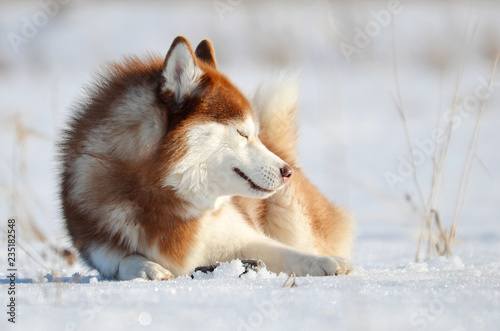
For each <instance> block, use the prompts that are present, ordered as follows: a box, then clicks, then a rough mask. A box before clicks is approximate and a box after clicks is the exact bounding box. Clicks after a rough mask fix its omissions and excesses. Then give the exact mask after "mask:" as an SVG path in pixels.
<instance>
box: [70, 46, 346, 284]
mask: <svg viewBox="0 0 500 331" xmlns="http://www.w3.org/2000/svg"><path fill="white" fill-rule="evenodd" d="M297 86H298V85H297V83H296V82H295V81H294V82H290V81H286V80H285V79H283V80H281V81H276V82H272V83H268V84H267V85H266V84H264V85H262V86H260V88H259V89H258V90H257V91H256V92H255V95H254V96H253V99H252V102H250V101H249V100H248V99H247V98H246V97H245V96H244V95H243V94H242V93H241V92H240V91H239V90H238V89H237V88H236V87H235V86H234V85H233V84H232V83H231V82H230V81H229V79H228V78H226V77H225V76H224V75H222V74H221V73H220V72H219V71H218V70H217V66H216V62H215V55H214V50H213V48H212V43H211V42H210V41H209V40H203V41H202V42H201V43H200V44H199V45H198V47H197V48H196V51H195V52H194V51H193V49H192V48H191V45H190V43H189V42H188V40H187V39H186V38H184V37H182V36H179V37H177V38H176V39H175V40H174V41H173V43H172V45H171V47H170V50H169V51H168V53H167V56H166V58H165V59H164V60H163V59H162V58H157V57H154V56H149V57H147V58H145V59H139V58H136V57H130V58H126V59H125V60H124V61H123V62H122V63H115V64H112V65H110V66H108V67H107V69H106V70H105V71H104V72H103V73H101V77H100V78H99V79H98V80H97V81H96V82H95V83H94V84H93V85H92V86H91V87H90V88H89V89H88V95H87V97H86V99H85V100H84V101H82V102H80V103H79V104H78V106H77V107H76V112H75V115H74V116H73V117H72V119H71V120H70V121H69V124H68V127H67V129H66V130H65V131H64V134H63V137H62V139H61V141H60V154H61V163H62V171H61V183H60V186H61V189H60V197H61V200H62V210H63V214H64V218H65V221H66V228H67V230H68V232H69V234H70V236H71V239H72V241H73V243H74V246H75V247H76V248H77V249H78V251H79V252H80V255H81V257H82V258H83V259H84V260H85V261H86V263H87V264H88V265H89V266H90V267H92V268H95V269H97V270H98V271H99V272H100V273H101V274H102V275H103V277H105V278H108V279H118V280H129V279H134V278H144V279H153V280H167V279H171V278H174V277H176V276H179V275H186V274H189V273H190V272H192V271H193V270H194V269H195V268H196V267H198V266H202V265H210V264H213V263H215V262H216V261H229V260H232V259H237V258H239V259H259V260H261V261H263V262H264V263H265V264H266V266H267V268H268V269H269V270H271V271H273V272H276V273H279V272H286V273H290V272H295V274H297V275H298V276H304V275H307V274H309V275H311V276H325V275H339V274H346V273H348V272H349V271H350V270H351V267H350V264H349V262H348V260H347V259H349V257H350V255H351V249H352V243H353V223H352V220H351V217H350V215H349V214H348V213H347V212H346V211H345V210H344V209H342V208H340V207H337V206H334V205H332V204H331V203H329V202H328V201H327V200H326V199H325V197H324V196H323V195H322V194H321V193H320V192H319V191H318V190H317V189H316V188H315V187H314V186H313V185H312V184H311V183H310V182H309V181H308V180H307V179H306V178H305V176H304V174H303V173H302V171H301V170H300V168H298V167H297V156H296V153H295V145H296V140H297V134H296V131H297V130H296V124H295V111H296V107H297V98H298V89H297Z"/></svg>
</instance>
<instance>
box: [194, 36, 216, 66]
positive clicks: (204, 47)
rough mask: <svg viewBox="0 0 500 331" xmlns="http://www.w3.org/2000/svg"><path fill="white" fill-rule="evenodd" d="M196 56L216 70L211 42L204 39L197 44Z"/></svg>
mask: <svg viewBox="0 0 500 331" xmlns="http://www.w3.org/2000/svg"><path fill="white" fill-rule="evenodd" d="M195 53H196V56H197V57H198V58H199V59H200V60H202V61H203V62H205V63H207V64H208V65H209V66H211V67H212V68H214V69H217V64H216V63H215V52H214V47H213V46H212V42H211V41H210V40H208V39H204V40H202V41H201V43H199V45H198V47H196V52H195Z"/></svg>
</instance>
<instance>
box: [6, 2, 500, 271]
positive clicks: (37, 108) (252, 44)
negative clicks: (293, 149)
mask: <svg viewBox="0 0 500 331" xmlns="http://www.w3.org/2000/svg"><path fill="white" fill-rule="evenodd" d="M499 14H500V3H499V2H496V1H445V0H442V1H409V0H401V1H250V0H214V1H212V0H210V1H201V0H200V1H182V2H181V1H178V2H174V1H78V0H65V1H62V0H61V1H56V0H41V1H19V0H17V1H2V2H1V3H0V36H1V38H0V216H1V218H2V222H4V221H6V220H7V219H8V218H9V217H15V218H16V220H17V221H18V225H19V228H20V229H19V231H20V236H21V239H20V241H19V245H21V248H22V254H26V255H27V257H26V258H24V259H23V260H22V261H24V262H25V263H24V264H23V266H24V267H21V268H20V272H21V273H24V275H27V274H33V273H37V272H40V271H41V272H44V271H43V270H44V269H47V268H48V269H58V270H64V271H63V272H62V273H64V272H66V270H67V272H68V273H69V272H70V271H69V270H70V267H68V266H67V262H71V260H72V255H71V254H70V252H69V251H67V250H66V249H67V248H69V245H68V243H67V240H66V239H65V235H64V231H63V225H62V220H61V215H60V213H59V210H58V205H59V202H58V199H57V156H56V148H55V142H56V140H57V137H58V134H59V132H60V131H61V128H63V127H64V123H65V121H66V119H67V117H68V115H69V114H70V112H71V105H72V104H74V102H75V100H76V99H77V98H79V97H81V96H82V95H83V93H82V87H83V86H84V85H85V84H86V83H88V82H90V81H91V79H92V72H93V71H95V70H98V69H99V67H100V66H102V65H103V64H105V63H107V62H110V61H116V60H120V59H121V58H122V57H123V56H124V55H132V54H135V55H141V54H147V52H155V53H158V54H161V55H166V52H167V51H168V48H169V46H170V44H171V42H172V41H173V39H174V38H175V37H176V36H177V35H184V36H186V37H187V38H188V39H189V40H190V41H191V43H192V44H193V45H196V44H197V43H198V42H199V41H201V40H202V39H205V38H208V39H211V40H212V42H213V44H214V47H215V52H216V57H217V61H218V67H219V69H220V71H222V72H223V73H225V74H226V75H227V76H228V77H229V78H230V79H231V80H233V82H234V83H235V84H236V85H237V86H239V87H240V88H241V89H242V90H243V91H251V90H252V88H253V87H255V86H256V84H258V83H259V82H260V81H262V80H264V79H266V78H269V77H272V76H273V75H274V74H277V73H279V72H280V71H283V70H294V71H298V72H300V74H301V95H300V109H299V126H300V134H301V139H300V144H299V145H300V146H299V152H300V155H301V164H302V167H303V168H304V170H305V172H306V174H307V175H308V177H309V178H310V179H311V181H312V182H313V183H314V184H315V185H317V186H318V187H319V188H320V189H321V191H322V192H324V193H325V194H326V195H327V197H328V198H329V199H330V200H332V201H334V202H336V203H338V204H340V205H343V206H345V207H347V208H349V209H350V210H352V212H353V214H354V216H355V218H356V221H357V228H358V239H357V243H358V245H357V250H356V256H355V263H356V264H359V265H363V266H364V267H367V268H369V267H371V266H373V267H376V266H379V265H384V263H388V262H389V263H398V262H401V261H407V260H414V258H415V254H416V251H417V245H418V240H419V236H420V234H421V229H422V219H423V218H424V215H425V210H426V207H427V206H428V205H429V203H428V201H429V197H431V194H433V193H434V195H433V196H432V198H433V200H432V201H434V202H433V208H435V209H436V210H437V211H439V216H440V221H441V225H442V227H443V228H444V230H445V231H449V230H450V228H451V225H452V221H453V219H454V215H455V214H457V212H456V211H457V210H459V211H460V210H461V208H462V206H463V213H461V221H460V223H459V226H458V229H457V232H458V234H457V242H456V246H455V249H456V250H458V252H461V253H460V254H461V255H462V256H463V257H464V258H475V259H476V260H479V261H480V260H481V258H482V256H484V254H482V253H483V251H482V250H490V249H491V247H489V246H487V245H482V246H477V245H475V244H474V243H477V242H484V243H488V242H491V243H497V242H499V241H500V226H499V222H498V221H499V219H498V217H499V215H500V204H499V201H500V199H499V198H500V190H499V187H500V180H499V175H500V168H499V161H500V148H499V144H500V130H499V121H500V113H499V106H500V75H499V74H497V73H494V74H493V75H492V72H493V71H492V67H493V65H494V62H495V57H496V54H497V52H498V51H499V50H500V21H499V20H498V15H499ZM490 81H492V82H491V84H490V83H489V82H490ZM452 111H453V112H454V113H453V114H454V116H453V117H452V118H453V122H452V123H453V124H454V126H453V128H452V129H451V131H450V132H451V136H450V135H448V136H447V137H449V144H448V145H447V146H448V147H446V141H447V140H446V139H445V140H444V141H445V142H444V143H443V139H438V138H436V137H437V136H436V132H438V133H439V132H441V131H435V130H443V132H445V130H446V128H447V127H448V125H449V118H450V117H449V116H448V115H447V114H450V113H451V112H452ZM402 114H404V116H402ZM480 114H481V115H480ZM478 121H479V126H477V123H478ZM476 127H478V130H476ZM476 131H477V133H475V132H476ZM474 137H475V138H474ZM409 141H410V142H411V146H412V147H411V148H410V145H409ZM471 144H472V145H471ZM471 146H472V147H471ZM443 151H447V152H446V154H445V158H444V159H441V158H440V156H441V155H444V154H442V152H443ZM412 154H413V155H414V157H413V158H412V157H411V156H412ZM413 164H415V166H416V173H417V176H416V177H415V175H414V172H413ZM436 165H439V167H438V168H436ZM464 167H467V168H466V170H465V172H464ZM436 169H439V170H440V172H441V176H440V177H439V178H441V181H440V182H439V185H438V186H437V187H436V182H435V181H434V184H433V174H434V177H436V176H435V175H436ZM469 169H470V170H469ZM464 178H465V179H466V180H464ZM465 184H468V185H467V186H465ZM464 188H466V190H465V191H464ZM457 206H458V207H459V208H458V209H457ZM455 219H456V217H455ZM2 224H3V223H2ZM4 228H5V227H4ZM433 231H434V230H433ZM427 233H428V232H427ZM436 236H439V233H437V234H436ZM0 238H1V239H2V241H4V240H5V238H6V236H5V232H4V231H2V232H0ZM381 252H384V253H383V254H381ZM422 254H423V255H424V257H425V251H424V250H423V253H422ZM61 257H62V258H61ZM499 258H500V253H499V252H498V250H497V251H496V252H489V255H488V257H487V260H491V259H496V260H498V259H499ZM59 264H62V265H63V267H61V268H59V267H58V266H59Z"/></svg>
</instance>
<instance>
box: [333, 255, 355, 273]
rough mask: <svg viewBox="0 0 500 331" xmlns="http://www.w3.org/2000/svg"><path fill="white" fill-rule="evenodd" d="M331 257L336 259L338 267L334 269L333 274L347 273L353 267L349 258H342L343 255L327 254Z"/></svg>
mask: <svg viewBox="0 0 500 331" xmlns="http://www.w3.org/2000/svg"><path fill="white" fill-rule="evenodd" d="M329 257H330V258H331V259H335V261H337V263H338V265H339V268H338V269H337V270H336V271H335V276H338V275H347V274H349V273H350V272H351V271H352V269H353V267H352V264H351V262H349V260H347V259H344V258H343V257H340V256H329Z"/></svg>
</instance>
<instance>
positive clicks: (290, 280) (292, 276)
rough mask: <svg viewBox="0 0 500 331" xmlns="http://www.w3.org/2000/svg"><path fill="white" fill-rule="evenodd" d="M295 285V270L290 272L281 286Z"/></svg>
mask: <svg viewBox="0 0 500 331" xmlns="http://www.w3.org/2000/svg"><path fill="white" fill-rule="evenodd" d="M290 287H297V282H296V277H295V272H292V273H291V274H290V275H289V276H288V278H287V279H286V281H285V284H283V288H290Z"/></svg>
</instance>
